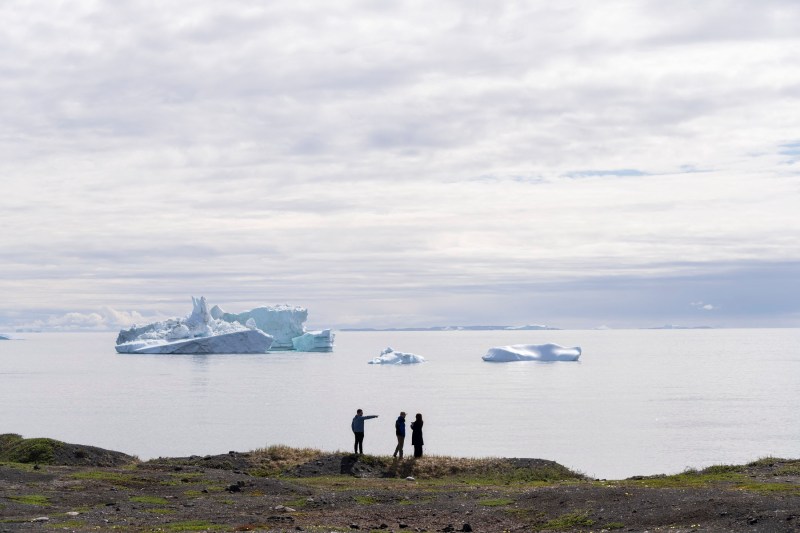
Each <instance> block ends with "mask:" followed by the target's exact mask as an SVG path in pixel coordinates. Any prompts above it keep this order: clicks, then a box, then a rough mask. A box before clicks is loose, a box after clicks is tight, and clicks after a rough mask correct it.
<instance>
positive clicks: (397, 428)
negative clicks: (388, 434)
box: [392, 411, 406, 459]
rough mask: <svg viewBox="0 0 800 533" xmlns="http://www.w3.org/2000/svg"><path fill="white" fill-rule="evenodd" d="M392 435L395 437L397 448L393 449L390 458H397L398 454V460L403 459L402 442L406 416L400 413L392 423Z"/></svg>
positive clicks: (404, 434) (404, 437) (404, 433)
mask: <svg viewBox="0 0 800 533" xmlns="http://www.w3.org/2000/svg"><path fill="white" fill-rule="evenodd" d="M394 433H395V435H397V447H396V448H395V449H394V454H393V455H392V457H397V454H398V453H399V454H400V459H402V458H403V442H404V441H405V440H406V414H405V412H402V411H401V412H400V416H398V417H397V420H395V422H394Z"/></svg>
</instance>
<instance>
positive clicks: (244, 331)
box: [116, 297, 273, 354]
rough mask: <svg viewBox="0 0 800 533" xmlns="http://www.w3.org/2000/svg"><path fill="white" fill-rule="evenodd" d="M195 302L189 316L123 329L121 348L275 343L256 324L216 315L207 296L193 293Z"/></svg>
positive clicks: (243, 349) (228, 349) (252, 347)
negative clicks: (217, 317)
mask: <svg viewBox="0 0 800 533" xmlns="http://www.w3.org/2000/svg"><path fill="white" fill-rule="evenodd" d="M192 306H193V309H192V312H191V314H190V315H189V316H187V317H186V318H171V319H168V320H165V321H162V322H155V323H153V324H148V325H146V326H142V327H136V326H133V327H131V328H130V329H127V330H121V331H120V332H119V335H118V336H117V345H116V349H117V352H119V353H161V354H187V353H197V354H205V353H264V352H266V351H267V350H268V349H269V348H270V346H271V345H272V341H273V339H272V337H271V336H270V335H267V334H266V333H264V332H263V331H260V330H259V329H257V328H255V327H247V326H243V325H242V324H240V323H238V322H226V321H224V320H217V319H216V318H214V317H212V316H211V313H210V312H209V310H208V304H207V303H206V299H205V297H200V298H195V297H192Z"/></svg>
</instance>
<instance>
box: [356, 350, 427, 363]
mask: <svg viewBox="0 0 800 533" xmlns="http://www.w3.org/2000/svg"><path fill="white" fill-rule="evenodd" d="M424 362H425V358H424V357H422V356H421V355H417V354H413V353H404V352H395V351H394V350H392V349H391V348H386V349H385V350H383V351H382V352H381V355H380V356H378V357H376V358H374V359H371V360H370V361H369V364H371V365H413V364H415V363H424Z"/></svg>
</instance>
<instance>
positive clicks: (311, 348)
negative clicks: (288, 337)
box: [292, 329, 334, 352]
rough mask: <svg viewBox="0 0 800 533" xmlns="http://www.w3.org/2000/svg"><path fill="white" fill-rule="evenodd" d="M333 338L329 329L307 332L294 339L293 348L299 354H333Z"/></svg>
mask: <svg viewBox="0 0 800 533" xmlns="http://www.w3.org/2000/svg"><path fill="white" fill-rule="evenodd" d="M333 338H334V334H333V333H331V330H329V329H323V330H322V331H307V332H305V333H303V334H302V335H300V336H299V337H294V338H293V339H292V347H293V348H294V349H295V351H298V352H332V351H333Z"/></svg>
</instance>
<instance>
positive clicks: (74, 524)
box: [47, 520, 86, 529]
mask: <svg viewBox="0 0 800 533" xmlns="http://www.w3.org/2000/svg"><path fill="white" fill-rule="evenodd" d="M47 527H48V528H50V529H82V528H85V527H86V522H84V521H82V520H67V521H65V522H54V523H52V524H48V525H47Z"/></svg>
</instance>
